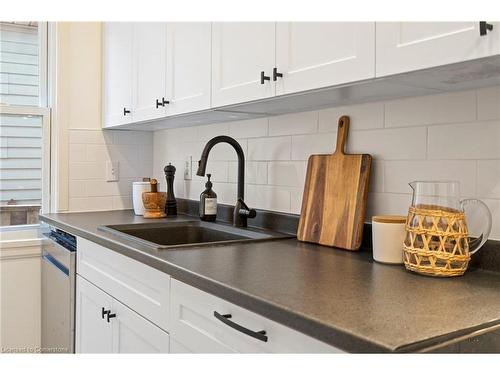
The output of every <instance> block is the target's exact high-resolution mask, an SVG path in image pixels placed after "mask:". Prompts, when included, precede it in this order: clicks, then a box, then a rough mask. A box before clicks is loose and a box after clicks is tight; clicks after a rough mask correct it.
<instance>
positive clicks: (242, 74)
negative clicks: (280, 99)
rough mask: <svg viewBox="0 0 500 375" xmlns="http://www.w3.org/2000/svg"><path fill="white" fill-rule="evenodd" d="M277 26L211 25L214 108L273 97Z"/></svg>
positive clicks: (236, 23) (247, 23) (257, 23)
mask: <svg viewBox="0 0 500 375" xmlns="http://www.w3.org/2000/svg"><path fill="white" fill-rule="evenodd" d="M274 63H275V23H270V22H234V23H233V22H223V23H214V24H213V25H212V107H219V106H223V105H228V104H234V103H240V102H246V101H250V100H256V99H262V98H267V97H271V96H274V94H275V84H274V82H273V81H272V80H265V81H264V83H262V84H261V72H264V74H265V76H266V77H270V76H271V73H272V70H273V67H274Z"/></svg>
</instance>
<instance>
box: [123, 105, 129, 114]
mask: <svg viewBox="0 0 500 375" xmlns="http://www.w3.org/2000/svg"><path fill="white" fill-rule="evenodd" d="M127 113H130V111H129V110H128V109H127V108H125V107H123V116H127Z"/></svg>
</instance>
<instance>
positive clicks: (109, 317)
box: [108, 311, 116, 323]
mask: <svg viewBox="0 0 500 375" xmlns="http://www.w3.org/2000/svg"><path fill="white" fill-rule="evenodd" d="M111 318H116V314H111V311H110V312H109V313H108V323H109V319H111Z"/></svg>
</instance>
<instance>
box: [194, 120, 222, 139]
mask: <svg viewBox="0 0 500 375" xmlns="http://www.w3.org/2000/svg"><path fill="white" fill-rule="evenodd" d="M197 129H198V132H197V141H198V142H203V143H207V142H208V141H209V140H210V139H212V138H213V137H215V136H217V135H221V134H228V133H229V124H228V123H222V124H211V125H203V126H199V127H198V128H197Z"/></svg>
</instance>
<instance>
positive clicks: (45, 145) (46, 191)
mask: <svg viewBox="0 0 500 375" xmlns="http://www.w3.org/2000/svg"><path fill="white" fill-rule="evenodd" d="M0 113H1V114H7V115H20V116H40V117H42V187H41V188H42V212H43V213H45V212H48V211H49V208H50V109H49V108H47V107H35V106H4V105H2V106H0Z"/></svg>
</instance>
